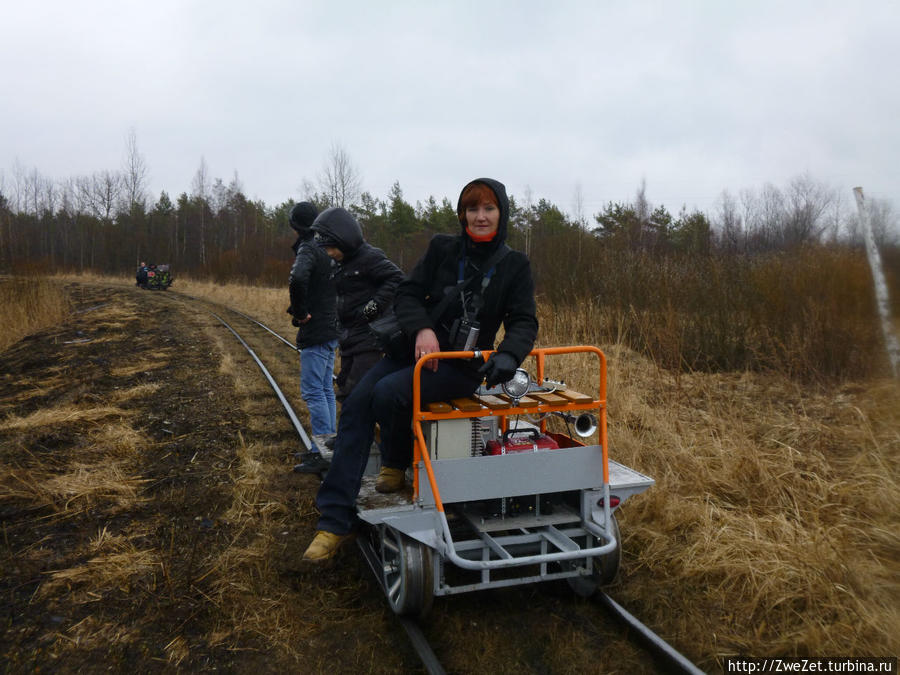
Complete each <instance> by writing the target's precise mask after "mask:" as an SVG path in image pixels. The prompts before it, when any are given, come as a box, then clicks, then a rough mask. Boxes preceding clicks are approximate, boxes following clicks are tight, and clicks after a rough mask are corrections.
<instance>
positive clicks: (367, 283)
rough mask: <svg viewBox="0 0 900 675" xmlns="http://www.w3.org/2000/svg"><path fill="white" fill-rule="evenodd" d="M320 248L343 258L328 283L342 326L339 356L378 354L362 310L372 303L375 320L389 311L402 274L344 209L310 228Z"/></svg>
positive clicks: (321, 216) (323, 215)
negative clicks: (332, 288)
mask: <svg viewBox="0 0 900 675" xmlns="http://www.w3.org/2000/svg"><path fill="white" fill-rule="evenodd" d="M312 230H313V232H315V233H316V237H317V239H319V240H320V245H329V246H335V247H336V248H338V249H340V251H341V253H343V254H344V258H343V260H341V261H339V262H335V264H334V266H333V267H332V273H331V279H332V281H333V282H334V285H335V288H336V289H337V315H338V320H339V321H340V323H341V337H340V341H341V354H343V355H347V356H349V355H352V354H357V353H359V352H366V351H379V347H378V345H377V344H376V342H375V338H374V336H373V335H372V333H371V331H370V330H369V321H370V320H371V319H367V318H366V316H365V315H364V314H363V308H364V307H365V306H366V305H367V304H368V303H369V301H370V300H374V301H375V304H376V305H377V306H378V314H376V315H374V316H372V317H371V318H377V316H380V315H381V314H383V313H384V312H385V310H388V309H390V307H391V304H392V303H393V300H394V291H395V290H396V288H397V285H398V284H399V283H400V281H401V280H402V279H403V272H402V271H401V270H400V268H399V267H397V266H396V265H395V264H394V263H392V262H391V261H390V260H389V259H388V257H387V256H386V255H385V254H384V251H382V250H381V249H380V248H375V247H374V246H372V245H371V244H369V243H368V242H367V241H365V239H363V233H362V228H361V227H360V225H359V223H358V222H357V220H356V219H355V218H354V217H353V216H352V215H351V214H350V212H349V211H347V210H346V209H342V208H340V207H334V208H330V209H325V210H324V211H322V213H320V214H319V216H318V217H317V218H316V220H315V222H314V223H313V225H312Z"/></svg>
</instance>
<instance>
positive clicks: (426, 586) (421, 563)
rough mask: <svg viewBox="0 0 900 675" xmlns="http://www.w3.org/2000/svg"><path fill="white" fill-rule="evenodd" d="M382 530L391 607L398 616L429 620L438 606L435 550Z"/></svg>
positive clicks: (392, 530)
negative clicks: (429, 614) (429, 613)
mask: <svg viewBox="0 0 900 675" xmlns="http://www.w3.org/2000/svg"><path fill="white" fill-rule="evenodd" d="M379 529H380V530H381V532H380V534H381V569H382V577H383V582H384V592H385V595H387V600H388V604H389V605H390V606H391V609H393V610H394V612H395V613H397V614H401V615H405V616H417V617H424V616H426V615H427V614H428V612H429V611H431V605H432V603H433V602H434V567H433V565H432V558H431V549H430V548H428V547H427V546H425V544H423V543H421V542H419V541H416V540H415V539H412V538H410V537H408V536H406V535H405V534H403V533H401V532H398V531H397V530H395V529H393V528H391V527H387V526H385V525H381V526H380V527H379Z"/></svg>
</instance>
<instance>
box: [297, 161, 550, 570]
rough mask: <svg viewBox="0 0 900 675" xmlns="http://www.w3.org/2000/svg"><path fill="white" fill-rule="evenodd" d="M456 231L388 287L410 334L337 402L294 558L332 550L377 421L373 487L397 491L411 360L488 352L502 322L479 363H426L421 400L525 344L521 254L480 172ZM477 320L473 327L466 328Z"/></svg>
mask: <svg viewBox="0 0 900 675" xmlns="http://www.w3.org/2000/svg"><path fill="white" fill-rule="evenodd" d="M457 214H458V217H459V223H460V227H461V230H462V231H461V233H460V234H459V235H455V236H454V235H440V234H439V235H436V236H435V237H433V238H432V240H431V242H430V243H429V245H428V250H427V251H426V253H425V256H424V257H423V258H422V259H421V260H419V262H418V263H417V264H416V266H415V269H413V271H412V273H411V274H410V276H409V277H407V278H406V279H404V281H403V282H402V283H401V284H400V286H399V287H398V289H397V294H396V299H395V301H394V309H395V312H396V315H397V319H398V321H399V323H400V325H401V327H402V328H403V331H404V333H405V334H406V335H408V336H409V337H410V339H411V340H414V343H415V344H414V347H412V346H411V347H410V353H409V354H408V356H406V357H405V358H402V359H394V358H390V357H385V358H383V359H381V361H379V362H378V363H377V364H376V365H375V366H374V367H373V368H372V369H371V370H370V371H369V372H368V373H366V375H365V377H363V379H362V381H360V383H359V384H358V385H357V386H356V388H355V389H354V390H353V391H352V392H351V394H350V396H349V397H348V398H347V400H346V401H344V404H343V409H342V411H341V420H340V425H339V427H338V433H337V440H336V443H335V448H334V457H333V458H332V462H331V469H330V470H329V471H328V474H327V475H326V476H325V479H324V480H323V482H322V485H321V486H320V488H319V493H318V495H317V496H316V506H317V507H318V509H319V513H320V514H321V515H320V518H319V522H318V525H317V527H316V529H317V532H316V536H315V538H314V539H313V541H312V542H311V543H310V545H309V547H308V548H307V549H306V553H305V554H304V556H303V559H304V560H305V561H308V562H313V563H319V562H323V561H326V560H328V559H330V558H333V557H334V555H335V554H336V553H337V551H338V549H339V548H340V546H341V544H343V543H344V542H345V541H346V540H347V539H349V538H350V536H351V535H352V532H353V530H354V528H355V527H356V524H357V517H356V497H357V495H358V494H359V488H360V482H361V479H362V475H363V472H364V471H365V466H366V462H367V460H368V455H369V447H370V446H371V444H372V440H373V438H374V427H375V424H376V423H377V424H378V425H379V426H380V427H381V455H382V469H381V473H380V474H379V476H378V480H377V481H376V485H375V488H376V490H378V491H379V492H398V491H400V490H402V489H403V487H404V484H405V473H406V468H407V467H408V466H409V465H410V462H411V460H412V454H413V446H412V434H411V431H410V426H411V422H412V405H413V402H412V391H413V370H414V365H415V360H416V359H419V358H420V357H422V356H424V355H426V354H431V353H433V352H437V351H460V350H463V345H464V344H465V343H466V338H468V337H474V349H476V350H491V349H493V348H494V339H495V337H496V335H497V331H498V330H499V328H500V325H501V323H502V325H503V327H504V329H505V333H504V337H503V340H502V341H501V342H500V344H499V346H498V347H497V351H495V352H494V353H493V354H491V356H490V358H489V359H488V360H487V362H486V363H482V362H481V360H478V361H476V360H474V359H473V360H471V361H463V360H459V359H453V360H440V361H437V360H435V361H430V362H429V363H428V364H427V366H426V367H424V368H423V369H422V372H421V394H422V401H421V403H423V404H425V403H430V402H433V401H439V400H445V399H451V398H456V397H462V396H468V395H470V394H472V392H474V391H475V389H476V388H477V387H478V384H479V383H480V382H481V381H482V379H484V378H486V379H487V384H488V385H489V386H493V385H495V384H498V383H500V382H504V381H506V380H508V379H509V378H510V377H512V376H513V375H514V374H515V371H516V368H517V367H518V366H519V364H520V363H521V362H522V361H523V360H524V359H525V357H526V356H527V355H528V353H529V352H530V351H531V349H532V347H533V346H534V340H535V338H536V337H537V330H538V321H537V316H536V307H535V300H534V281H533V279H532V276H531V265H530V263H529V261H528V258H527V257H526V256H525V255H524V254H523V253H519V252H517V251H511V250H510V249H509V248H508V247H507V246H506V244H505V243H504V242H505V240H506V233H507V225H508V222H509V200H508V198H507V196H506V188H505V187H504V186H503V184H502V183H499V182H497V181H495V180H493V179H490V178H479V179H477V180H474V181H472V182H471V183H469V184H468V185H466V186H465V187H464V188H463V190H462V193H461V194H460V197H459V201H458V203H457ZM474 328H477V332H475V333H473V332H472V329H474Z"/></svg>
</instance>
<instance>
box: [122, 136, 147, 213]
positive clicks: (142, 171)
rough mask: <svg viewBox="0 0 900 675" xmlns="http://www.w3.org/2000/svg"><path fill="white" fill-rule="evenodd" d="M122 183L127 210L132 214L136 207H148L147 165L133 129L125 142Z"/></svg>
mask: <svg viewBox="0 0 900 675" xmlns="http://www.w3.org/2000/svg"><path fill="white" fill-rule="evenodd" d="M122 182H123V188H124V193H125V202H126V203H125V204H124V207H125V210H127V211H128V212H131V211H132V210H133V209H134V208H135V206H140V207H141V208H142V209H143V208H146V206H147V163H146V162H145V161H144V156H143V155H142V154H141V153H140V151H139V150H138V147H137V135H136V134H135V131H134V129H133V128H132V129H131V130H129V132H128V137H127V139H126V140H125V165H124V166H123V168H122Z"/></svg>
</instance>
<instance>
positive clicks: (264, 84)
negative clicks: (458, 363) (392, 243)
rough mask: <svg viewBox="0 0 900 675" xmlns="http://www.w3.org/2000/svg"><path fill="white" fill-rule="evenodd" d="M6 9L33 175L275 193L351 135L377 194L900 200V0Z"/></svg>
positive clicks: (711, 201) (288, 192)
mask: <svg viewBox="0 0 900 675" xmlns="http://www.w3.org/2000/svg"><path fill="white" fill-rule="evenodd" d="M0 16H2V18H0V63H2V65H3V75H4V76H3V79H2V87H3V98H2V105H0V187H2V189H3V191H4V192H6V193H7V194H8V193H9V192H10V187H11V178H12V175H13V173H14V167H15V166H16V165H18V166H20V167H24V168H25V169H26V170H29V171H30V170H31V169H37V170H38V171H39V172H40V173H41V174H42V175H44V176H46V177H49V178H54V179H64V178H70V177H75V176H79V175H85V174H90V173H93V172H94V171H100V170H107V169H119V168H121V167H122V166H123V163H124V156H125V147H126V138H127V136H128V134H129V131H130V130H131V129H133V130H134V132H135V134H136V139H137V145H138V148H139V150H140V152H141V154H142V155H143V157H144V159H145V161H146V164H147V168H148V170H149V183H148V188H149V191H150V194H151V199H152V201H155V200H156V198H157V197H158V196H159V192H160V191H161V190H166V191H167V192H169V194H170V196H172V197H173V198H174V197H175V196H177V195H178V194H179V193H181V192H189V191H190V189H191V181H192V178H193V176H194V174H195V173H196V171H197V169H198V167H199V166H200V162H201V158H205V161H206V164H207V167H208V172H209V176H210V177H211V178H222V179H223V180H224V181H225V182H226V183H228V182H229V181H230V180H231V179H232V178H233V177H234V174H235V172H237V174H238V178H239V180H240V181H241V183H242V185H243V188H244V192H245V194H246V195H247V196H248V197H250V198H257V199H262V200H264V201H265V202H266V203H267V204H268V205H269V206H274V205H277V204H279V203H281V202H283V201H285V200H287V199H289V198H292V197H293V198H295V199H297V198H299V197H300V196H301V185H302V182H303V180H304V179H307V180H311V181H315V180H316V179H317V177H318V176H319V175H320V174H321V172H322V167H323V165H324V163H325V161H326V160H327V158H328V156H329V151H330V148H331V147H332V146H333V145H334V144H339V145H340V146H342V147H343V148H344V149H345V150H346V152H347V153H348V154H349V156H350V157H351V159H352V161H353V163H354V164H355V166H356V167H357V168H358V170H359V172H360V174H361V177H362V185H363V189H365V190H368V191H369V192H371V193H372V194H373V195H374V196H376V197H379V198H385V197H387V195H388V193H389V191H390V188H391V185H392V184H393V183H394V181H399V183H400V186H401V188H402V189H403V192H404V196H405V198H406V199H407V201H409V202H410V203H413V204H415V202H416V200H424V199H425V198H427V197H428V196H429V195H434V196H435V197H437V198H438V199H440V198H441V197H445V196H446V197H450V198H451V200H452V201H454V203H455V199H456V195H457V194H458V191H459V189H460V188H461V187H462V185H463V184H464V183H466V182H467V181H468V180H470V179H472V178H475V177H478V176H490V177H494V178H497V179H498V180H500V181H502V182H504V183H506V185H507V188H508V190H509V192H510V193H511V194H513V195H515V196H516V197H517V198H518V199H519V200H520V202H521V201H524V198H525V196H526V194H527V193H528V191H529V190H530V192H531V195H532V197H533V199H537V198H540V197H545V198H547V199H549V200H550V201H552V202H554V203H555V204H557V206H559V207H560V208H561V209H563V210H564V211H567V212H569V213H570V214H575V211H576V200H575V194H576V191H577V189H578V187H579V186H580V191H581V194H582V210H583V214H584V215H585V216H587V217H588V218H590V216H591V215H593V214H594V213H596V212H598V211H599V210H600V209H601V208H602V207H603V205H604V204H605V203H606V202H608V201H628V200H631V199H633V197H634V194H635V192H636V190H637V188H638V186H639V185H640V184H641V181H642V180H643V181H646V194H647V197H648V198H649V200H650V202H651V203H653V204H654V205H660V204H662V205H665V206H666V207H667V208H668V209H669V210H670V211H672V212H673V213H674V212H677V211H678V210H679V209H680V208H681V206H682V205H686V206H687V207H688V208H691V209H693V208H698V209H700V210H703V211H707V212H712V211H713V210H714V209H715V206H716V203H717V201H718V199H719V197H720V195H721V193H722V191H723V190H725V189H728V190H729V191H731V192H732V194H735V195H736V194H738V193H739V192H740V191H741V190H743V189H746V188H754V189H758V188H760V187H761V186H762V185H763V184H765V183H767V182H769V183H773V184H775V185H776V186H779V187H783V186H785V185H786V184H787V182H788V181H789V180H790V179H791V178H793V177H795V176H798V175H800V174H808V175H809V176H810V177H812V178H813V179H815V180H817V181H821V182H822V183H825V184H827V185H829V186H832V187H835V188H838V189H840V190H842V191H843V192H842V197H843V198H844V199H846V200H847V203H848V204H849V205H852V203H853V196H852V192H851V189H852V188H853V187H854V186H856V185H861V186H863V187H864V188H865V191H866V195H867V196H871V197H879V198H884V199H890V200H891V201H892V202H893V204H894V207H895V209H896V208H900V166H898V164H900V122H898V120H900V75H898V72H897V71H898V66H900V1H898V0H882V1H870V2H866V1H865V0H862V1H861V2H848V1H847V0H841V1H839V2H838V1H831V0H827V1H824V0H819V1H809V2H806V1H804V2H795V1H791V0H781V1H778V2H770V1H767V0H763V1H759V0H755V1H752V2H750V1H748V2H736V1H730V0H710V1H708V2H705V1H695V2H676V1H674V0H672V1H669V2H663V1H660V2H642V1H630V2H624V1H622V2H607V1H600V0H598V1H587V0H584V1H580V2H565V1H553V2H531V1H521V2H513V1H496V2H492V1H490V0H483V1H481V2H449V1H434V2H430V1H426V0H416V1H410V2H405V1H391V0H381V1H374V0H369V1H365V2H364V1H359V2H355V1H354V2H350V1H348V2H341V1H340V0H327V1H325V2H304V1H302V0H253V1H252V2H250V1H248V0H242V1H241V2H234V1H233V0H214V1H210V2H200V1H190V0H155V1H154V2H152V3H151V2H131V1H128V0H115V1H110V2H100V1H97V0H78V1H73V0H31V1H30V2H13V1H12V0H10V1H9V2H5V3H4V7H3V11H2V15H0Z"/></svg>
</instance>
